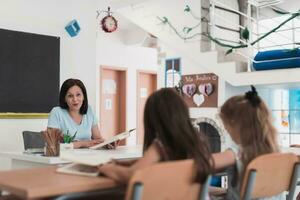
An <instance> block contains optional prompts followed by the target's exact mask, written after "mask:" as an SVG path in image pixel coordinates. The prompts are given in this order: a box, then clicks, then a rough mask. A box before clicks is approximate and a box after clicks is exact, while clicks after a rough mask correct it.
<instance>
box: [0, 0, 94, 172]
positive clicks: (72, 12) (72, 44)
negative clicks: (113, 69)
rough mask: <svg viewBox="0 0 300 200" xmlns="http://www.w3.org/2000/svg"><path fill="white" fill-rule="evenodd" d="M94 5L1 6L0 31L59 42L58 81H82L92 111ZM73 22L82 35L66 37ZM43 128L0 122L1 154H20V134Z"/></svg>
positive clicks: (29, 0)
mask: <svg viewBox="0 0 300 200" xmlns="http://www.w3.org/2000/svg"><path fill="white" fill-rule="evenodd" d="M95 5H96V4H95V2H94V0H85V1H80V0H64V1H61V0H43V1H39V0H26V1H22V0H1V2H0V28H4V29H11V30H18V31H24V32H31V33H38V34H45V35H53V36H59V37H60V38H61V46H60V50H61V51H60V81H61V83H62V82H63V81H64V80H65V79H67V78H69V77H75V78H79V79H81V80H82V81H83V82H84V83H85V85H86V87H87V90H88V96H89V102H90V104H91V105H92V106H93V107H95V101H96V99H95V93H96V89H95V87H96V85H95V82H96V76H95V70H96V59H95V56H96V43H95V40H96V34H95V32H96V31H95V27H96V26H95V15H96V13H95V7H96V6H95ZM72 19H77V20H78V22H79V24H80V26H81V32H80V33H79V35H78V36H77V37H74V38H71V37H69V36H68V34H67V33H66V31H65V29H64V27H65V25H66V24H67V23H68V22H69V21H71V20H72ZM45 81H46V80H45ZM12 92H16V91H12ZM46 126H47V120H46V119H26V120H25V119H0V138H1V140H0V151H6V150H23V140H22V135H21V134H22V131H23V130H33V131H40V130H43V129H45V128H46ZM9 167H10V164H9V162H8V160H7V159H3V158H0V170H1V169H8V168H9Z"/></svg>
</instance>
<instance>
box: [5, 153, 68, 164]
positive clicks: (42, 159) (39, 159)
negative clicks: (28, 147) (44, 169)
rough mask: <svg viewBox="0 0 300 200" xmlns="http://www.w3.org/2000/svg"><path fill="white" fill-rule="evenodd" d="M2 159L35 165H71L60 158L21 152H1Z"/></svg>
mask: <svg viewBox="0 0 300 200" xmlns="http://www.w3.org/2000/svg"><path fill="white" fill-rule="evenodd" d="M0 157H5V158H10V159H14V160H23V161H29V162H35V163H42V164H49V165H57V164H63V163H69V162H70V161H65V160H62V159H60V158H59V157H46V156H42V155H40V154H26V153H23V152H19V151H10V152H8V151H7V152H0Z"/></svg>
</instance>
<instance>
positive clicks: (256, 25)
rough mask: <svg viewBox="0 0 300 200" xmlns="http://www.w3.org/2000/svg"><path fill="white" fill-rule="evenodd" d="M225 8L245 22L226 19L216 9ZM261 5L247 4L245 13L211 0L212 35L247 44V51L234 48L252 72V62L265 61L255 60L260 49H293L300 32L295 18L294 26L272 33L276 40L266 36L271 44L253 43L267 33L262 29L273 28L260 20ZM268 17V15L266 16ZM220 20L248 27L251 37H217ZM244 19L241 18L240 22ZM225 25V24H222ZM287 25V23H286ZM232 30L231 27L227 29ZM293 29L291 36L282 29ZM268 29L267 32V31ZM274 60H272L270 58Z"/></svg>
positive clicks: (241, 28)
mask: <svg viewBox="0 0 300 200" xmlns="http://www.w3.org/2000/svg"><path fill="white" fill-rule="evenodd" d="M220 7H221V8H224V9H226V10H228V11H229V12H230V11H231V13H237V15H238V16H239V17H242V18H243V19H244V22H245V23H244V24H245V25H242V24H236V23H234V22H232V21H230V20H228V19H226V18H225V17H224V16H221V15H220V14H218V12H217V11H216V10H217V8H220ZM253 8H255V10H254V11H255V12H256V16H255V17H253V16H252V13H253V10H252V9H253ZM259 9H260V8H259V7H254V6H253V5H252V4H249V3H248V5H247V13H243V12H241V11H239V10H237V9H235V8H232V7H231V6H229V5H227V4H224V3H222V2H221V1H219V0H210V15H209V17H210V20H209V25H210V35H211V37H212V38H215V39H218V40H222V41H223V42H225V43H226V42H228V43H236V42H239V43H240V44H244V45H247V50H246V51H245V50H244V51H241V50H240V49H234V52H235V53H236V54H238V55H240V56H242V57H244V58H245V60H246V62H247V71H248V72H250V71H251V68H252V67H251V66H252V63H260V62H264V61H255V60H254V56H255V54H256V53H257V52H258V51H261V50H269V49H274V48H278V47H280V49H291V48H295V44H296V36H295V34H296V33H297V32H299V33H300V31H298V30H299V29H300V27H295V23H294V20H295V19H293V20H292V27H288V28H285V29H283V27H281V28H280V29H278V30H277V31H276V32H273V33H272V35H273V36H274V35H275V36H276V37H277V38H278V39H277V40H276V41H274V40H272V39H270V38H269V37H265V38H264V40H263V41H266V42H268V43H269V45H267V46H266V45H263V42H262V41H259V42H257V43H256V44H255V45H251V42H252V41H253V39H254V40H255V39H257V38H259V37H260V36H262V35H264V34H265V33H263V32H262V31H261V29H265V30H267V31H270V30H272V29H271V28H270V27H267V26H265V25H264V24H263V22H264V21H261V20H260V16H259V14H260V13H259ZM264 17H267V16H264ZM268 20H270V21H273V22H275V23H277V24H280V23H281V22H279V21H278V20H277V19H274V18H269V19H268ZM217 21H220V22H224V24H226V25H229V26H237V27H239V29H240V30H245V29H246V28H247V29H248V31H249V38H248V40H245V39H243V38H241V37H239V38H235V39H233V40H232V41H230V40H228V38H226V39H224V38H217V37H216V36H217V33H218V31H220V30H221V28H220V25H219V24H217V23H216V22H217ZM240 21H242V20H239V22H240ZM222 26H224V25H222ZM284 26H286V25H284ZM227 30H229V31H230V29H227ZM289 30H290V31H291V34H292V35H291V37H288V36H286V35H285V34H283V33H282V31H289ZM267 31H266V32H267ZM283 39H284V40H285V42H280V40H283ZM211 47H212V50H215V42H213V41H212V44H211ZM270 61H272V60H270Z"/></svg>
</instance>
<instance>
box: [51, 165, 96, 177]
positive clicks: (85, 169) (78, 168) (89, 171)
mask: <svg viewBox="0 0 300 200" xmlns="http://www.w3.org/2000/svg"><path fill="white" fill-rule="evenodd" d="M56 171H57V172H61V173H67V174H75V175H83V176H98V175H99V171H98V168H97V167H96V166H89V165H84V164H78V163H71V164H66V165H64V166H62V167H58V168H57V169H56Z"/></svg>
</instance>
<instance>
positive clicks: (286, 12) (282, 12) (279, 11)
mask: <svg viewBox="0 0 300 200" xmlns="http://www.w3.org/2000/svg"><path fill="white" fill-rule="evenodd" d="M272 10H273V11H274V12H276V13H277V14H280V15H286V14H290V12H288V11H285V10H282V9H277V8H272Z"/></svg>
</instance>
